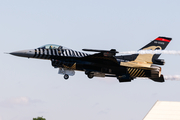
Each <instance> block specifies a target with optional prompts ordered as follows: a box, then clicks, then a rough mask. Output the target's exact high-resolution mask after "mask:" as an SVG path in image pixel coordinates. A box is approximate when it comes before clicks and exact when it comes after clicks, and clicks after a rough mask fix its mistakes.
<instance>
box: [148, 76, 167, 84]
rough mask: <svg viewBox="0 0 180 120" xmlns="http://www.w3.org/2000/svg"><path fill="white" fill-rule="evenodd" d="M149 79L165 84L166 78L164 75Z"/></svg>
mask: <svg viewBox="0 0 180 120" xmlns="http://www.w3.org/2000/svg"><path fill="white" fill-rule="evenodd" d="M149 79H151V80H153V81H155V82H164V76H163V75H161V76H160V77H158V78H149Z"/></svg>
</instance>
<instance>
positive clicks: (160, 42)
mask: <svg viewBox="0 0 180 120" xmlns="http://www.w3.org/2000/svg"><path fill="white" fill-rule="evenodd" d="M171 40H172V38H168V37H158V38H156V39H155V40H153V41H151V42H150V43H149V44H147V45H145V46H144V47H142V48H141V49H140V50H164V49H165V48H166V47H167V45H168V44H169V42H170V41H171ZM160 55H161V54H138V55H137V58H136V59H135V61H139V62H150V63H153V61H154V60H157V59H158V57H159V56H160Z"/></svg>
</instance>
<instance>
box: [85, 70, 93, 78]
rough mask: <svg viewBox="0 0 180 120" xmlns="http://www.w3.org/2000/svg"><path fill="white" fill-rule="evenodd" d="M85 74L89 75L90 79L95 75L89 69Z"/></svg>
mask: <svg viewBox="0 0 180 120" xmlns="http://www.w3.org/2000/svg"><path fill="white" fill-rule="evenodd" d="M85 74H86V75H87V77H88V78H89V79H92V78H93V77H94V74H93V73H91V72H89V71H86V72H85Z"/></svg>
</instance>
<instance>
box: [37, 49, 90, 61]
mask: <svg viewBox="0 0 180 120" xmlns="http://www.w3.org/2000/svg"><path fill="white" fill-rule="evenodd" d="M88 55H89V54H87V53H83V52H79V51H74V50H71V49H62V50H59V49H40V48H38V49H35V54H34V58H41V59H51V57H58V56H62V57H85V56H88Z"/></svg>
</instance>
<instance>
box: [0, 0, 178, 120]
mask: <svg viewBox="0 0 180 120" xmlns="http://www.w3.org/2000/svg"><path fill="white" fill-rule="evenodd" d="M179 5H180V1H179V0H173V1H172V0H171V1H170V0H149V1H145V0H136V1H135V0H111V1H108V0H65V1H62V0H51V1H50V0H15V1H14V0H4V1H3V0H1V2H0V16H1V18H0V45H1V47H0V56H1V57H0V58H1V59H0V61H1V62H0V66H1V68H0V120H32V118H33V117H38V116H44V118H46V119H47V120H61V119H62V120H141V119H143V118H144V116H145V115H146V114H147V113H148V111H149V110H150V108H151V107H152V106H153V104H154V103H155V102H156V101H157V100H163V101H180V96H179V95H180V81H170V80H169V81H168V80H167V81H166V82H165V83H156V82H153V81H151V80H144V79H135V80H134V81H132V82H130V83H119V82H118V81H117V79H116V78H93V79H92V80H90V79H88V78H87V76H86V75H85V74H84V72H76V75H75V76H73V77H70V78H69V79H68V80H67V81H65V80H64V79H63V76H62V75H59V74H57V72H58V69H54V68H53V67H52V66H51V63H50V61H45V60H37V59H27V58H20V57H15V56H11V55H8V54H4V52H12V51H16V50H23V49H34V48H37V47H39V46H42V45H44V44H47V43H52V44H59V45H63V46H66V47H68V48H71V49H75V50H79V51H81V50H82V49H83V48H90V49H91V48H94V49H107V50H108V49H112V48H114V49H117V50H118V51H135V50H138V49H139V48H141V47H143V46H144V45H146V44H147V43H149V42H150V41H151V40H153V39H155V38H156V37H158V36H167V37H172V38H173V40H172V41H171V43H170V44H169V46H168V47H167V50H180V48H179V45H180V14H179V11H180V7H179ZM160 58H164V59H165V61H166V64H165V66H163V67H162V73H163V74H164V75H180V71H179V68H180V64H179V60H180V56H179V55H164V54H163V55H161V57H160Z"/></svg>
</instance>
